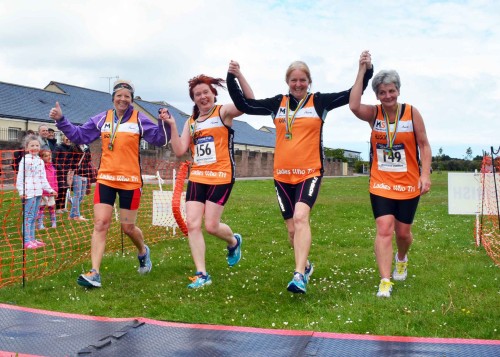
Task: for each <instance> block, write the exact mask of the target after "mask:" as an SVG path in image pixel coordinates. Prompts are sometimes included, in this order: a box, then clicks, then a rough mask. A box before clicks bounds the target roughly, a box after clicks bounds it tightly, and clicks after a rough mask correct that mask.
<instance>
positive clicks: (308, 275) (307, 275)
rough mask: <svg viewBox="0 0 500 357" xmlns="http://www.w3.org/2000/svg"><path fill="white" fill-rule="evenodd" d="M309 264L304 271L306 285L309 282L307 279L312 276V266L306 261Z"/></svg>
mask: <svg viewBox="0 0 500 357" xmlns="http://www.w3.org/2000/svg"><path fill="white" fill-rule="evenodd" d="M307 262H308V263H309V266H308V267H307V266H306V270H305V271H304V280H305V282H306V284H307V283H308V282H309V277H310V276H311V275H313V271H314V264H313V263H311V262H310V261H309V260H308V261H307Z"/></svg>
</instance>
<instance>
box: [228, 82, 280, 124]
mask: <svg viewBox="0 0 500 357" xmlns="http://www.w3.org/2000/svg"><path fill="white" fill-rule="evenodd" d="M226 84H227V89H228V91H229V95H230V96H231V99H232V101H233V103H234V105H235V106H236V108H238V110H239V111H240V112H243V113H245V114H250V115H275V114H276V113H277V112H278V108H279V106H280V104H281V99H282V98H283V95H281V94H279V95H277V96H275V97H272V98H267V99H247V98H245V96H244V95H243V92H242V91H241V89H240V86H239V85H238V83H236V77H235V76H234V74H232V73H228V74H227V78H226Z"/></svg>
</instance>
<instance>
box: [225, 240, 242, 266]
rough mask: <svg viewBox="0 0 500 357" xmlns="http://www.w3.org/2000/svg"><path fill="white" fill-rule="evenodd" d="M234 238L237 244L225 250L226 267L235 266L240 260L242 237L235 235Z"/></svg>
mask: <svg viewBox="0 0 500 357" xmlns="http://www.w3.org/2000/svg"><path fill="white" fill-rule="evenodd" d="M234 238H236V241H237V242H238V244H237V245H236V247H233V248H229V247H228V248H227V265H229V266H230V267H233V266H235V265H236V264H238V262H239V261H240V260H241V243H243V237H242V236H241V235H240V234H238V233H235V234H234Z"/></svg>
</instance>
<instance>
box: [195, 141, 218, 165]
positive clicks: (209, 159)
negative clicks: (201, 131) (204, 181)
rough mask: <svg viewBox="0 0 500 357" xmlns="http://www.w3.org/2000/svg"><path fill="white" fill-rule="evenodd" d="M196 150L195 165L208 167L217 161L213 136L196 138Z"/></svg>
mask: <svg viewBox="0 0 500 357" xmlns="http://www.w3.org/2000/svg"><path fill="white" fill-rule="evenodd" d="M194 149H195V152H194V163H195V164H196V165H200V166H202V165H208V164H213V163H214V162H216V161H217V156H216V155H215V142H214V137H213V136H203V137H200V138H196V139H195V140H194Z"/></svg>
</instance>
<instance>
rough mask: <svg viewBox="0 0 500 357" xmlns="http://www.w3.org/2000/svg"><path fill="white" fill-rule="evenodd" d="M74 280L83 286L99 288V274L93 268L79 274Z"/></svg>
mask: <svg viewBox="0 0 500 357" xmlns="http://www.w3.org/2000/svg"><path fill="white" fill-rule="evenodd" d="M76 282H77V283H78V285H80V286H85V287H87V288H100V287H101V274H99V273H98V272H97V271H95V269H91V270H90V271H89V272H88V273H86V274H81V275H80V276H79V277H78V279H77V281H76Z"/></svg>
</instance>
